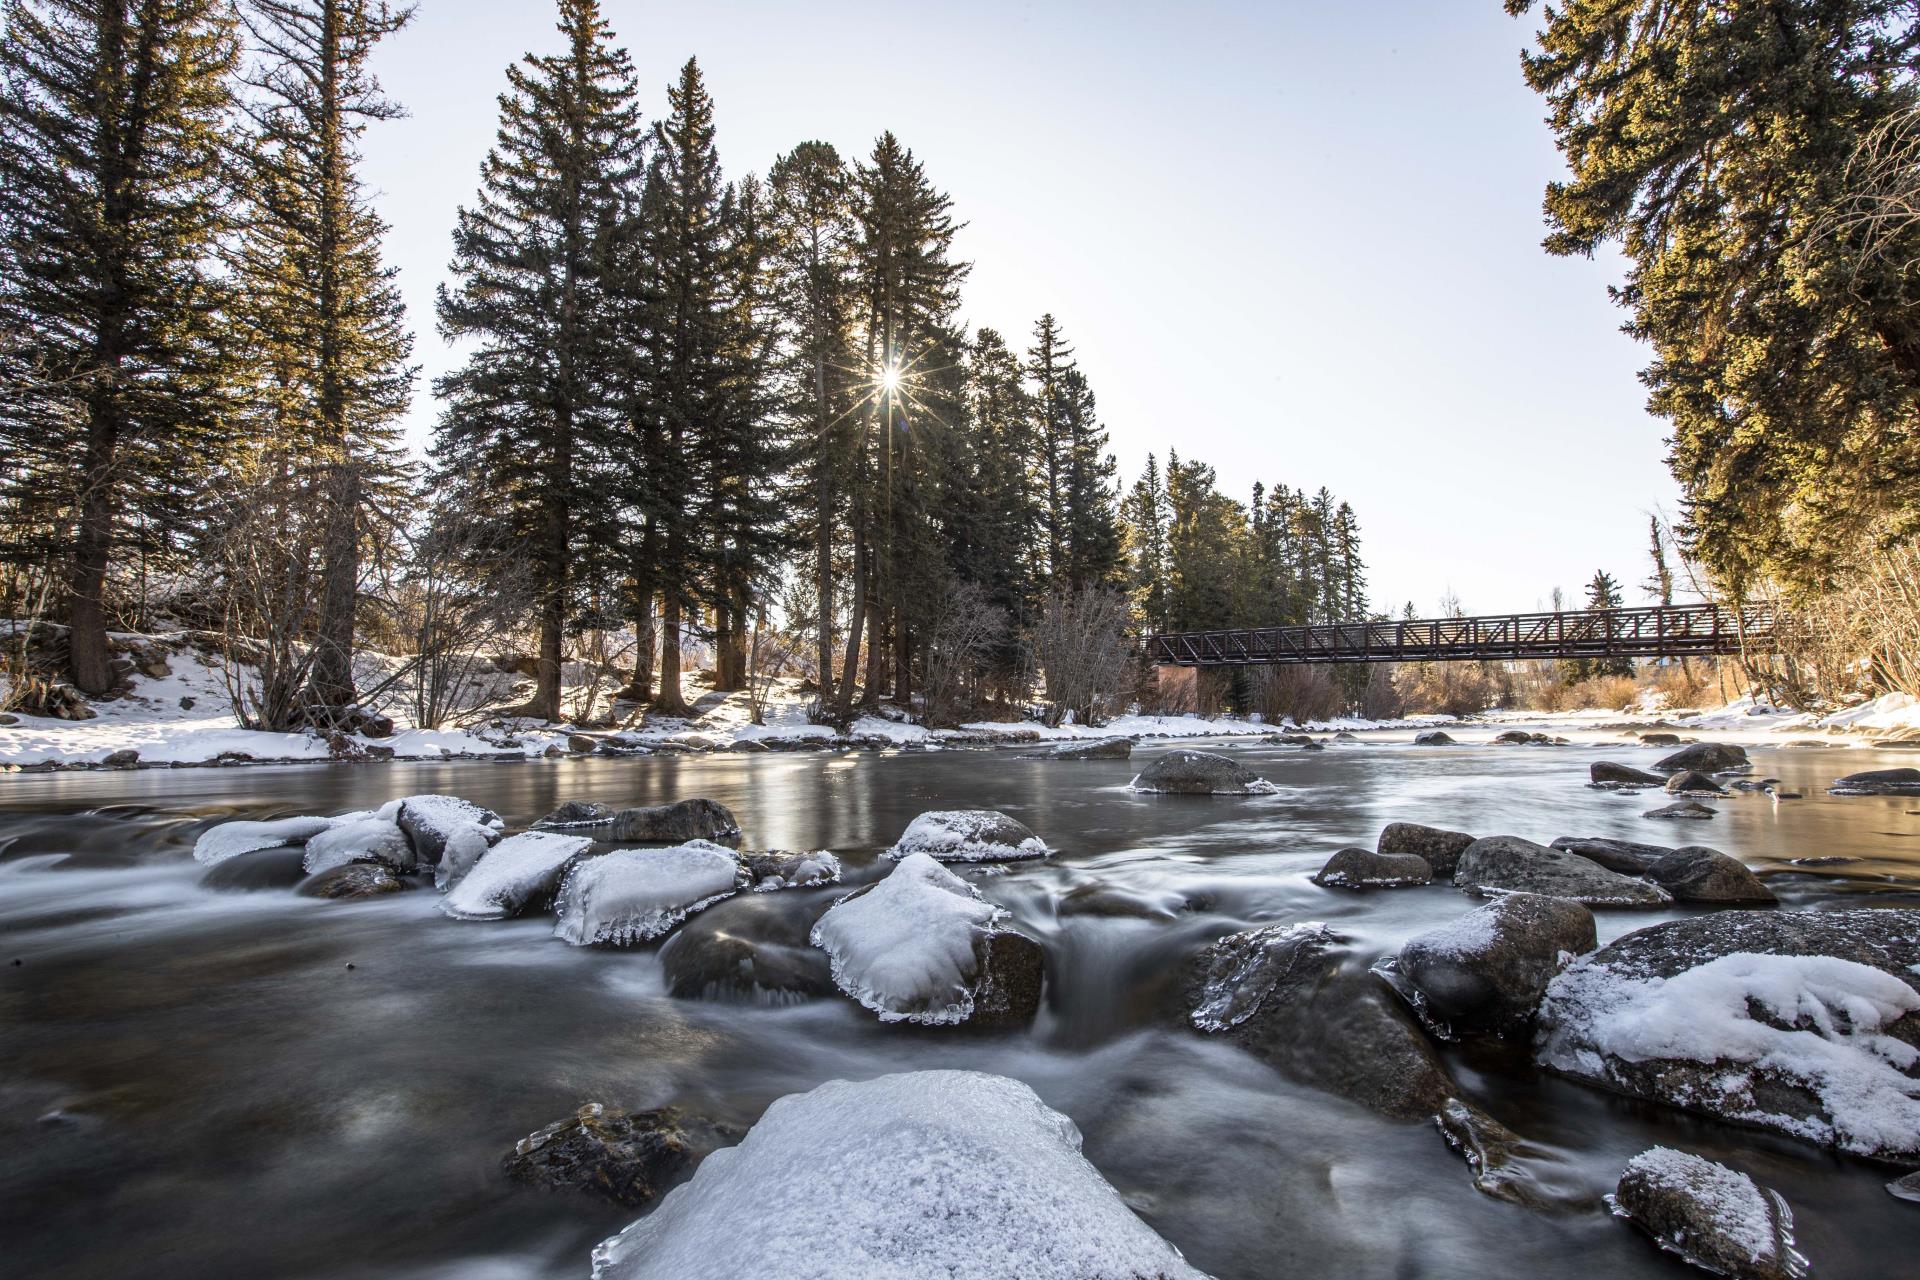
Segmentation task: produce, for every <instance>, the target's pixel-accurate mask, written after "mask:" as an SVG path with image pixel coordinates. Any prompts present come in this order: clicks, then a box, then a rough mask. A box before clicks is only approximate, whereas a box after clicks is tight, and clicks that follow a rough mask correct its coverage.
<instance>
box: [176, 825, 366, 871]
mask: <svg viewBox="0 0 1920 1280" xmlns="http://www.w3.org/2000/svg"><path fill="white" fill-rule="evenodd" d="M332 825H333V819H332V818H313V817H304V818H275V819H274V820H272V821H271V822H249V821H245V820H241V821H235V822H223V823H221V824H220V825H219V826H217V827H211V828H209V829H208V830H206V831H204V832H202V833H201V835H200V838H199V839H198V840H196V841H194V844H193V858H194V861H196V862H204V863H206V864H207V865H208V866H212V865H213V864H214V863H218V862H225V861H226V860H227V859H228V858H237V857H239V856H240V855H241V854H243V853H253V852H254V851H256V850H259V849H278V848H279V847H281V846H282V845H289V844H304V843H305V842H306V841H307V840H309V839H311V838H312V837H314V836H317V835H319V834H320V833H321V832H322V831H325V830H326V829H327V828H328V827H330V826H332Z"/></svg>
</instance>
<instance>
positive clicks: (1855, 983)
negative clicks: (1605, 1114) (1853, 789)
mask: <svg viewBox="0 0 1920 1280" xmlns="http://www.w3.org/2000/svg"><path fill="white" fill-rule="evenodd" d="M1916 1010H1920V992H1916V991H1915V990H1914V989H1913V987H1911V986H1909V985H1908V984H1906V983H1905V982H1902V981H1901V980H1900V979H1899V978H1896V977H1894V976H1893V975H1892V974H1890V973H1886V972H1883V971H1881V970H1879V969H1875V968H1873V967H1871V966H1869V965H1864V964H1859V963H1856V962H1854V961H1852V960H1843V959H1840V958H1838V957H1835V956H1820V955H1811V956H1791V955H1762V954H1757V953H1752V952H1735V953H1733V954H1730V955H1725V956H1721V957H1719V958H1718V959H1714V960H1710V961H1708V962H1706V963H1704V964H1700V965H1698V966H1696V967H1694V968H1691V969H1687V970H1685V971H1683V972H1681V973H1678V974H1676V975H1674V976H1672V977H1669V978H1659V977H1650V978H1644V979H1640V978H1631V977H1626V976H1623V975H1621V974H1617V973H1614V972H1613V971H1612V970H1610V969H1609V968H1608V967H1607V966H1606V965H1605V964H1602V963H1596V962H1595V960H1594V959H1592V958H1589V959H1586V960H1581V961H1578V962H1576V963H1575V964H1574V965H1573V966H1572V967H1571V968H1569V969H1568V970H1567V971H1566V972H1564V973H1562V974H1560V975H1559V976H1558V977H1557V978H1555V979H1554V980H1553V982H1552V984H1551V985H1550V986H1549V987H1548V988H1547V994H1546V998H1545V999H1544V1000H1543V1001H1542V1003H1541V1016H1542V1021H1543V1025H1544V1026H1545V1027H1546V1028H1547V1030H1546V1032H1545V1033H1544V1034H1543V1036H1542V1038H1541V1041H1540V1045H1539V1057H1540V1061H1541V1062H1543V1063H1544V1064H1546V1065H1547V1066H1550V1067H1553V1068H1555V1069H1557V1070H1562V1071H1566V1072H1568V1073H1570V1074H1573V1075H1578V1076H1582V1077H1585V1078H1588V1079H1593V1080H1598V1081H1601V1082H1603V1083H1610V1082H1613V1080H1614V1073H1615V1063H1616V1061H1618V1062H1624V1063H1642V1062H1654V1061H1670V1060H1678V1061H1682V1062H1698V1063H1705V1064H1710V1065H1713V1066H1715V1067H1716V1068H1717V1067H1718V1066H1720V1065H1722V1064H1724V1065H1725V1066H1726V1067H1727V1070H1726V1071H1725V1072H1720V1071H1718V1070H1716V1071H1715V1072H1714V1074H1713V1075H1712V1077H1711V1082H1710V1083H1701V1084H1697V1085H1684V1086H1683V1085H1682V1084H1675V1085H1673V1086H1672V1087H1673V1088H1675V1089H1681V1090H1682V1096H1676V1097H1674V1098H1672V1099H1671V1100H1672V1101H1674V1102H1676V1103H1678V1104H1679V1105H1682V1106H1699V1107H1701V1109H1705V1110H1709V1111H1711V1112H1712V1113H1713V1114H1717V1115H1722V1116H1725V1117H1727V1118H1729V1119H1734V1120H1740V1121H1745V1122H1747V1123H1753V1124H1759V1125H1763V1126H1765V1127H1767V1128H1772V1129H1778V1130H1782V1131H1784V1132H1787V1133H1793V1134H1797V1135H1799V1136H1801V1137H1803V1138H1807V1139H1809V1140H1811V1141H1815V1142H1820V1143H1824V1144H1828V1145H1832V1146H1838V1147H1841V1148H1843V1149H1846V1150H1849V1151H1857V1152H1860V1153H1862V1154H1866V1155H1874V1154H1883V1153H1887V1152H1899V1151H1905V1152H1912V1151H1916V1150H1920V1073H1916V1070H1915V1069H1916V1067H1920V1049H1916V1048H1914V1046H1912V1045H1910V1044H1908V1043H1906V1042H1905V1041H1904V1040H1900V1039H1898V1038H1896V1037H1894V1036H1891V1035H1887V1034H1884V1032H1885V1030H1886V1029H1887V1027H1889V1026H1890V1025H1891V1024H1892V1023H1894V1022H1897V1021H1898V1020H1899V1019H1900V1018H1902V1017H1903V1016H1905V1015H1906V1014H1909V1013H1912V1012H1915V1011H1916ZM1756 1014H1764V1015H1765V1017H1766V1019H1767V1020H1766V1021H1761V1020H1760V1018H1759V1017H1758V1016H1756ZM1769 1082H1778V1084H1777V1085H1775V1086H1774V1087H1772V1088H1769V1087H1767V1086H1768V1083H1769ZM1780 1085H1784V1086H1787V1087H1788V1091H1789V1092H1791V1091H1793V1090H1804V1091H1806V1092H1807V1093H1808V1094H1810V1095H1812V1097H1814V1098H1816V1099H1818V1102H1819V1104H1820V1105H1819V1107H1818V1108H1817V1109H1813V1110H1814V1111H1815V1113H1814V1114H1802V1113H1801V1110H1800V1109H1798V1108H1796V1109H1794V1110H1793V1111H1790V1112H1789V1111H1784V1110H1782V1109H1781V1108H1780V1107H1778V1106H1776V1105H1771V1104H1770V1100H1771V1098H1772V1097H1774V1096H1776V1095H1779V1094H1780V1088H1779V1086H1780ZM1685 1089H1712V1090H1714V1091H1715V1092H1714V1094H1713V1096H1712V1097H1707V1096H1704V1095H1703V1094H1702V1095H1699V1096H1695V1095H1693V1094H1688V1093H1685ZM1820 1112H1824V1114H1820Z"/></svg>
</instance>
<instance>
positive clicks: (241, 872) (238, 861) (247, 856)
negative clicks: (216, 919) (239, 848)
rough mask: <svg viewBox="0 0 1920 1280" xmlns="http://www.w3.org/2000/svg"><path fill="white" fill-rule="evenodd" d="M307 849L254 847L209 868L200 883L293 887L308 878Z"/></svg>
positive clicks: (213, 886) (204, 885)
mask: <svg viewBox="0 0 1920 1280" xmlns="http://www.w3.org/2000/svg"><path fill="white" fill-rule="evenodd" d="M305 861H306V853H305V851H304V850H302V849H301V848H300V846H298V845H287V846H284V847H282V848H279V849H252V850H249V851H248V852H246V853H239V854H235V855H234V856H233V857H231V858H223V859H221V860H220V861H219V862H216V863H215V864H214V865H213V866H211V867H208V868H207V873H206V874H205V875H203V876H201V877H200V887H201V888H203V889H217V890H221V891H230V890H251V889H291V888H292V887H293V886H294V885H297V884H299V883H300V882H301V881H302V880H304V879H306V878H307V868H306V865H305Z"/></svg>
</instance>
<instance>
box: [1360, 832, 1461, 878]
mask: <svg viewBox="0 0 1920 1280" xmlns="http://www.w3.org/2000/svg"><path fill="white" fill-rule="evenodd" d="M1473 841H1474V837H1472V836H1470V835H1468V834H1467V833H1466V832H1464V831H1443V830H1441V829H1440V828H1439V827H1423V826H1421V825H1420V824H1419V823H1417V822H1389V823H1388V824H1387V825H1386V826H1385V827H1382V828H1381V829H1380V839H1379V840H1378V841H1376V842H1375V843H1374V851H1375V852H1376V853H1417V854H1419V855H1420V856H1421V857H1422V858H1425V859H1426V862H1427V865H1428V866H1429V867H1432V868H1433V874H1434V875H1435V876H1437V877H1439V878H1440V879H1443V880H1450V879H1452V878H1453V872H1454V868H1455V867H1457V866H1459V865H1460V855H1461V854H1463V853H1465V852H1466V851H1467V847H1468V846H1469V845H1471V844H1472V843H1473Z"/></svg>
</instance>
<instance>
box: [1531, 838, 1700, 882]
mask: <svg viewBox="0 0 1920 1280" xmlns="http://www.w3.org/2000/svg"><path fill="white" fill-rule="evenodd" d="M1552 847H1553V848H1555V849H1565V850H1566V851H1567V852H1568V853H1577V854H1579V855H1580V856H1581V857H1583V858H1585V859H1587V860H1588V861H1589V862H1597V863H1599V864H1600V865H1601V866H1603V867H1605V868H1606V869H1607V870H1609V871H1618V872H1619V873H1620V874H1621V875H1623V876H1643V875H1645V874H1647V868H1648V867H1651V866H1652V865H1653V864H1654V863H1656V862H1658V861H1660V859H1662V858H1664V857H1666V856H1667V855H1668V854H1670V853H1672V852H1673V849H1672V847H1671V846H1668V845H1664V844H1638V843H1636V842H1634V841H1632V840H1614V839H1610V838H1606V837H1601V836H1561V837H1560V838H1559V839H1558V840H1555V841H1554V842H1553V845H1552Z"/></svg>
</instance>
